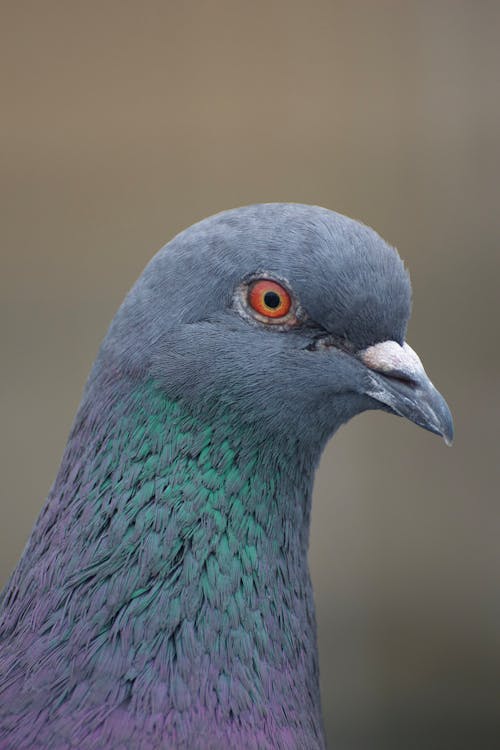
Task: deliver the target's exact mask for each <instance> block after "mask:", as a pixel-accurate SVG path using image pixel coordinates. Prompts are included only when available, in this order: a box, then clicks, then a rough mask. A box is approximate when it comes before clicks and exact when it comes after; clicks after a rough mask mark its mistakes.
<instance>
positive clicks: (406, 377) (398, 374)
mask: <svg viewBox="0 0 500 750" xmlns="http://www.w3.org/2000/svg"><path fill="white" fill-rule="evenodd" d="M381 374H382V375H384V376H385V377H386V378H389V380H396V381H397V382H398V383H402V384H403V385H406V386H408V388H416V387H417V386H418V380H417V379H416V378H415V377H413V376H412V375H410V374H409V373H407V372H404V371H403V370H389V371H385V372H381Z"/></svg>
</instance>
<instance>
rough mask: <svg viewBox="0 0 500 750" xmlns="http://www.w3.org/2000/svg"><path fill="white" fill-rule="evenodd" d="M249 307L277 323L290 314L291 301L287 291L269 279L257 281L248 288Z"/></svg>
mask: <svg viewBox="0 0 500 750" xmlns="http://www.w3.org/2000/svg"><path fill="white" fill-rule="evenodd" d="M248 303H249V305H250V307H251V308H252V309H253V310H255V312H257V313H259V315H262V316H263V317H265V318H271V319H272V320H276V322H279V320H280V319H281V318H284V317H285V316H286V315H288V313H289V312H290V309H291V307H292V299H291V297H290V294H289V293H288V292H287V290H286V289H285V288H284V287H282V286H281V284H278V283H277V282H276V281H271V280H270V279H259V280H257V281H254V282H252V283H251V284H250V286H249V287H248Z"/></svg>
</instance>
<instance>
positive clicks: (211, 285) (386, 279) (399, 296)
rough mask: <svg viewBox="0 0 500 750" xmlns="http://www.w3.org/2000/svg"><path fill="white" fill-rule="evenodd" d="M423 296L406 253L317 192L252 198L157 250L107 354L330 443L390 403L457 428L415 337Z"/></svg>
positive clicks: (163, 382)
mask: <svg viewBox="0 0 500 750" xmlns="http://www.w3.org/2000/svg"><path fill="white" fill-rule="evenodd" d="M410 306H411V287H410V281H409V278H408V274H407V272H406V270H405V268H404V265H403V263H402V261H401V259H400V258H399V256H398V254H397V252H396V251H395V250H394V249H393V248H392V247H390V246H389V245H387V244H386V243H385V242H384V241H383V240H382V239H381V237H380V236H379V235H378V234H377V233H376V232H374V231H373V230H372V229H370V228H368V227H366V226H364V225H363V224H360V223H358V222H356V221H354V220H352V219H349V218H347V217H345V216H342V215H340V214H337V213H334V212H332V211H329V210H326V209H323V208H319V207H314V206H304V205H297V204H262V205H256V206H248V207H244V208H238V209H234V210H230V211H226V212H223V213H221V214H218V215H216V216H213V217H210V218H208V219H206V220H204V221H201V222H200V223H198V224H196V225H194V226H192V227H190V228H189V229H187V230H186V231H184V232H182V233H181V234H179V235H178V236H177V237H175V238H174V239H173V240H172V241H171V242H170V243H168V244H167V245H166V246H165V247H164V248H163V249H162V250H161V251H160V252H159V253H158V254H157V255H156V256H155V257H154V258H153V260H152V261H151V262H150V264H149V265H148V266H147V268H146V269H145V271H144V273H143V274H142V276H141V277H140V278H139V280H138V282H137V283H136V285H135V286H134V287H133V288H132V290H131V292H130V293H129V295H128V297H127V298H126V299H125V302H124V303H123V305H122V307H121V309H120V310H119V312H118V314H117V316H116V318H115V320H114V322H113V324H112V326H111V329H110V332H109V333H108V336H107V338H106V340H105V342H104V345H103V348H102V351H101V356H100V358H99V360H98V362H99V363H100V364H103V363H104V365H105V369H106V370H108V371H109V367H110V365H111V366H112V368H113V369H114V370H117V369H118V370H119V371H121V372H127V373H129V374H131V375H132V376H133V377H134V378H138V379H153V380H154V381H155V382H157V383H158V384H159V385H160V387H161V388H162V389H163V390H164V391H165V392H166V393H167V395H168V396H170V397H172V398H177V399H181V400H184V401H187V402H188V403H189V406H190V408H192V409H195V410H199V411H200V412H203V413H207V412H210V410H216V409H224V410H225V411H226V412H228V413H230V414H232V415H233V416H234V418H235V419H236V420H237V421H238V422H239V423H240V424H241V423H246V424H250V425H253V426H254V428H255V430H256V431H260V433H261V434H262V436H263V437H265V438H269V437H270V436H271V435H272V436H273V437H274V438H277V437H279V436H280V435H287V436H290V435H293V436H294V438H295V439H299V440H303V441H304V442H306V443H309V444H315V445H317V446H319V447H320V448H321V447H322V445H323V444H324V442H325V441H326V440H327V439H328V437H330V436H331V434H332V433H333V432H334V431H335V429H336V428H337V427H338V426H339V425H340V424H342V423H344V422H346V421H347V420H348V419H350V418H351V417H353V416H354V415H355V414H358V413H360V412H362V411H364V410H366V409H384V410H387V411H390V412H392V413H395V414H398V415H401V416H404V417H407V418H408V419H410V420H412V421H413V422H415V423H416V424H418V425H420V426H422V427H424V428H426V429H429V430H431V431H433V432H435V433H438V434H440V435H443V436H444V437H445V439H446V440H447V441H448V442H449V441H451V439H452V432H453V428H452V421H451V415H450V412H449V410H448V407H447V405H446V403H445V401H444V400H443V398H442V397H441V396H440V394H439V393H438V392H437V391H436V390H435V389H434V387H433V386H432V384H431V382H430V381H429V379H428V378H427V376H426V374H425V372H424V369H423V367H422V364H421V363H420V360H419V359H418V357H417V355H416V354H415V353H414V352H413V351H412V350H411V349H410V347H409V346H408V345H407V344H406V343H405V334H406V327H407V322H408V318H409V314H410Z"/></svg>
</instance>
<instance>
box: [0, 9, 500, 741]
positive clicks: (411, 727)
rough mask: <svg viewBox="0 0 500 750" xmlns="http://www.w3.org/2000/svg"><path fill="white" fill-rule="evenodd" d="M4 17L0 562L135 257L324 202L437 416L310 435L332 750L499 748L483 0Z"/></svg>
mask: <svg viewBox="0 0 500 750" xmlns="http://www.w3.org/2000/svg"><path fill="white" fill-rule="evenodd" d="M0 33H1V45H0V55H1V58H2V62H1V75H2V77H3V82H2V85H1V88H0V91H1V93H0V97H1V99H0V101H1V109H2V116H1V122H2V125H1V133H0V139H1V173H0V180H1V185H0V188H1V200H0V205H1V213H2V220H1V227H0V232H1V253H2V266H1V274H0V287H1V293H0V305H1V316H0V325H1V329H2V338H1V342H2V343H1V347H2V357H1V380H2V388H1V414H2V429H1V441H2V442H1V446H0V452H1V458H2V470H1V471H2V482H1V503H0V524H1V545H0V574H1V583H3V582H5V580H6V578H7V576H8V574H9V572H10V571H11V569H12V568H13V566H14V565H15V563H16V561H17V559H18V557H19V555H20V553H21V550H22V548H23V545H24V543H25V541H26V539H27V536H28V534H29V532H30V529H31V527H32V524H33V523H34V521H35V519H36V517H37V515H38V513H39V511H40V508H41V506H42V503H43V501H44V498H45V495H46V494H47V491H48V489H49V487H50V484H51V482H52V481H53V479H54V477H55V474H56V472H57V468H58V464H59V460H60V457H61V454H62V450H63V447H64V445H65V442H66V438H67V435H68V431H69V429H70V425H71V422H72V419H73V416H74V413H75V410H76V408H77V405H78V402H79V399H80V394H81V391H82V387H83V384H84V382H85V379H86V377H87V373H88V371H89V368H90V365H91V363H92V361H93V359H94V356H95V354H96V351H97V348H98V345H99V343H100V341H101V339H102V337H103V335H104V333H105V331H106V328H107V326H108V324H109V321H110V320H111V318H112V316H113V314H114V311H115V310H116V308H117V306H118V304H119V303H120V301H121V299H122V297H123V295H124V294H125V292H126V291H127V289H128V288H129V287H130V285H131V284H132V283H133V281H134V280H135V278H136V277H137V275H138V274H139V273H140V272H141V270H142V268H143V267H144V265H145V264H146V262H147V261H148V260H149V258H150V257H151V256H152V255H153V253H154V252H155V251H156V250H157V249H159V248H160V247H161V246H162V245H163V244H164V243H165V242H166V241H167V240H169V239H170V238H171V237H172V236H173V235H174V234H175V233H176V232H178V231H179V230H181V229H183V228H184V227H186V226H187V225H189V224H191V223H192V222H194V221H196V220H198V219H201V218H202V217H204V216H207V215H209V214H211V213H214V212H216V211H219V210H221V209H225V208H229V207H231V206H237V205H240V204H246V203H253V202H263V201H298V202H304V203H317V204H321V205H323V206H326V207H328V208H332V209H335V210H337V211H340V212H342V213H346V214H348V215H350V216H353V217H355V218H358V219H361V220H362V221H364V222H365V223H368V224H370V225H372V226H374V227H375V229H377V231H378V232H379V233H381V234H382V235H383V236H384V237H385V238H386V239H387V240H388V241H389V242H390V243H391V244H394V245H395V246H396V247H397V248H398V249H399V251H400V253H401V255H402V257H403V258H404V259H405V261H406V262H407V264H408V266H409V268H410V271H411V275H412V280H413V287H414V311H413V318H412V321H411V326H410V331H409V336H408V338H409V341H410V343H411V345H412V346H413V347H414V348H415V349H416V350H417V351H418V352H419V354H420V355H421V357H422V359H423V361H424V364H425V366H426V368H427V371H428V372H429V373H430V375H431V377H432V379H433V380H434V382H435V383H436V385H437V386H438V387H439V388H440V389H441V390H442V392H443V393H444V394H445V396H446V398H447V399H448V401H449V403H450V405H451V407H452V410H453V412H454V415H455V420H456V435H457V436H456V443H455V446H454V447H453V449H452V450H449V449H448V448H446V447H445V445H444V443H443V442H442V441H440V440H439V439H438V438H436V437H435V436H433V435H431V434H429V433H425V432H424V431H422V430H419V429H417V428H416V427H414V426H413V425H411V424H409V423H406V422H404V421H403V420H398V419H395V418H392V417H389V416H387V415H384V414H382V413H371V414H365V415H362V416H361V417H358V418H357V419H355V420H354V421H353V422H352V423H350V424H349V425H348V426H346V427H345V428H343V429H342V430H341V431H340V433H339V434H338V435H337V436H336V437H335V438H334V440H333V441H332V443H331V444H330V445H329V447H328V449H327V451H326V453H325V455H324V458H323V462H322V465H321V469H320V472H319V476H318V479H317V483H316V489H315V498H314V508H313V523H312V532H311V554H310V559H311V565H312V571H313V578H314V584H315V591H316V601H317V608H318V626H319V641H320V658H321V676H322V694H323V708H324V714H325V719H326V726H327V732H328V738H329V746H330V747H331V748H333V750H392V749H393V748H394V750H396V749H397V750H413V749H415V750H417V749H418V750H430V749H431V748H432V749H434V748H436V750H457V749H459V748H460V749H461V748H464V749H465V748H467V749H468V750H472V748H474V750H476V748H477V749H478V750H486V748H490V747H491V748H493V747H495V748H496V747H500V718H499V714H498V711H499V708H500V687H499V684H500V683H499V674H500V672H499V664H500V656H499V645H500V644H499V633H500V599H499V586H498V570H499V563H500V558H499V554H498V547H499V532H500V514H499V503H498V495H499V492H498V486H499V482H500V471H499V464H500V456H499V450H498V420H499V417H500V401H499V397H498V391H499V377H498V371H499V355H500V348H499V346H498V322H497V318H498V289H497V286H498V278H499V272H500V249H499V230H500V208H499V202H498V195H499V173H500V90H499V89H500V44H499V38H500V4H499V3H498V2H488V0H481V1H480V2H477V1H476V0H467V1H464V0H449V1H447V0H432V2H428V1H426V0H419V1H418V2H417V1H415V2H413V1H411V0H410V1H407V2H402V1H401V0H399V1H398V0H379V1H378V2H372V0H364V1H362V0H349V1H345V2H344V1H338V0H331V1H330V2H318V1H316V0H314V1H311V2H294V1H293V0H287V1H286V2H279V1H276V2H273V1H272V0H268V2H261V1H260V0H257V1H256V2H252V3H247V2H239V1H235V0H232V1H231V2H230V1H228V2H220V1H218V0H214V1H213V2H201V1H198V2H189V1H188V2H178V3H176V2H166V0H163V1H162V2H156V1H151V0H142V1H141V2H130V1H129V0H120V1H118V0H103V1H101V2H94V1H93V0H87V2H54V0H45V2H43V3H37V2H33V1H25V0H16V2H13V1H9V0H7V1H6V0H4V2H3V3H2V23H1V32H0ZM304 750H307V749H306V748H305V749H304Z"/></svg>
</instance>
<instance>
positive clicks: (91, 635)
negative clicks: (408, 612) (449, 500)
mask: <svg viewBox="0 0 500 750" xmlns="http://www.w3.org/2000/svg"><path fill="white" fill-rule="evenodd" d="M410 301H411V287H410V281H409V277H408V273H407V271H406V269H405V267H404V264H403V262H402V261H401V259H400V257H399V255H398V253H397V252H396V250H395V249H394V248H392V247H391V246H389V245H388V244H386V243H385V242H384V240H383V239H382V238H381V237H380V236H379V235H378V234H377V233H376V232H375V231H374V230H372V229H370V228H369V227H367V226H365V225H363V224H361V223H359V222H357V221H354V220H352V219H350V218H347V217H345V216H343V215H341V214H338V213H335V212H333V211H330V210H327V209H325V208H321V207H317V206H307V205H300V204H280V203H275V204H259V205H253V206H246V207H242V208H237V209H232V210H229V211H226V212H222V213H220V214H217V215H215V216H212V217H210V218H208V219H205V220H203V221H201V222H199V223H197V224H195V225H193V226H191V227H190V228H188V229H187V230H185V231H183V232H181V233H180V234H179V235H177V236H176V237H175V238H174V239H173V240H171V241H170V242H169V243H168V244H167V245H165V247H164V248H163V249H161V250H160V251H159V252H158V253H157V255H156V256H154V257H153V259H152V260H151V261H150V263H149V264H148V265H147V267H146V269H145V270H144V272H143V273H142V275H141V276H140V277H139V279H138V281H137V282H136V283H135V285H134V286H133V287H132V289H131V291H130V292H129V293H128V295H127V296H126V298H125V300H124V302H123V304H122V306H121V307H120V309H119V310H118V312H117V314H116V316H115V318H114V320H113V321H112V323H111V326H110V328H109V331H108V333H107V335H106V337H105V339H104V341H103V343H102V345H101V348H100V350H99V352H98V355H97V358H96V361H95V363H94V365H93V368H92V370H91V373H90V376H89V379H88V382H87V384H86V386H85V390H84V393H83V397H82V401H81V404H80V407H79V409H78V412H77V415H76V418H75V422H74V425H73V427H72V430H71V433H70V436H69V439H68V442H67V445H66V448H65V451H64V455H63V458H62V463H61V466H60V469H59V473H58V474H57V477H56V480H55V483H54V485H53V487H52V489H51V490H50V493H49V496H48V499H47V501H46V504H45V506H44V508H43V510H42V512H41V514H40V516H39V518H38V521H37V522H36V525H35V527H34V529H33V532H32V534H31V537H30V539H29V541H28V543H27V546H26V548H25V551H24V553H23V555H22V558H21V560H20V562H19V564H18V566H17V568H16V569H15V570H14V572H13V574H12V576H11V578H10V580H9V582H8V584H7V586H6V588H5V590H4V592H3V594H2V599H1V607H0V643H1V647H0V748H1V750H28V749H29V750H41V749H42V748H43V749H44V750H45V749H46V748H51V750H68V749H69V748H78V750H91V749H93V750H95V749H96V748H99V749H102V748H106V749H110V750H221V749H224V750H236V749H243V748H244V749H245V750H266V749H267V748H273V749H276V748H277V749H278V750H295V749H297V750H317V749H322V748H325V734H324V729H323V721H322V714H321V705H320V691H319V670H318V651H317V642H316V624H315V611H314V601H313V591H312V586H311V579H310V574H309V569H308V561H307V552H308V537H309V519H310V510H311V495H312V486H313V479H314V473H315V470H316V468H317V466H318V463H319V459H320V456H321V453H322V450H323V448H324V447H325V444H326V443H327V441H328V440H329V439H330V438H331V436H332V435H333V434H334V433H335V431H336V430H337V429H338V428H339V427H340V426H341V425H343V424H344V423H346V422H347V421H348V420H350V419H351V418H352V417H354V416H355V415H357V414H359V413H361V412H363V411H365V410H368V409H380V410H383V411H385V412H389V413H391V414H395V415H399V416H402V417H405V418H407V419H409V420H410V421H412V422H414V423H415V424H417V425H419V426H421V427H423V428H425V429H427V430H430V431H431V432H434V433H436V434H438V435H441V436H443V437H444V439H445V441H446V442H448V443H451V441H452V438H453V423H452V417H451V413H450V410H449V408H448V406H447V404H446V402H445V400H444V399H443V397H442V396H441V395H440V393H439V392H438V391H437V390H436V389H435V388H434V386H433V385H432V383H431V381H430V380H429V378H428V377H427V375H426V373H425V371H424V368H423V366H422V363H421V361H420V359H419V358H418V356H417V354H416V353H415V352H414V351H413V350H412V349H411V348H410V347H409V345H408V344H407V343H406V341H405V334H406V328H407V322H408V318H409V314H410Z"/></svg>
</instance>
